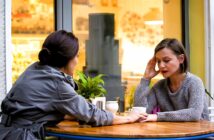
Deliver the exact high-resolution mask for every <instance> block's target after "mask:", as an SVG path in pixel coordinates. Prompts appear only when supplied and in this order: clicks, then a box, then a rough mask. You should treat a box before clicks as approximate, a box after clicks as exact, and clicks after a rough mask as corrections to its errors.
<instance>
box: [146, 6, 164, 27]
mask: <svg viewBox="0 0 214 140" xmlns="http://www.w3.org/2000/svg"><path fill="white" fill-rule="evenodd" d="M143 18H144V23H145V24H163V15H162V13H161V12H160V9H159V8H151V9H150V11H149V12H148V13H146V14H145V15H144V16H143Z"/></svg>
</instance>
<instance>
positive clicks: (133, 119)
mask: <svg viewBox="0 0 214 140" xmlns="http://www.w3.org/2000/svg"><path fill="white" fill-rule="evenodd" d="M147 115H148V114H147V113H136V112H130V113H129V114H128V116H127V117H130V120H131V122H139V121H140V120H142V119H143V120H145V119H146V118H147Z"/></svg>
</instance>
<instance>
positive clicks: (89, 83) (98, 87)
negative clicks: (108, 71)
mask: <svg viewBox="0 0 214 140" xmlns="http://www.w3.org/2000/svg"><path fill="white" fill-rule="evenodd" d="M77 75H78V77H79V79H77V80H75V82H76V83H77V85H78V90H77V93H78V94H80V95H82V96H83V97H85V98H86V99H88V100H93V99H95V98H96V97H103V96H104V95H105V94H106V93H107V92H106V90H105V88H104V87H103V86H104V80H103V79H102V78H103V76H104V75H103V74H99V75H97V76H95V77H90V76H86V75H85V74H84V73H83V72H80V71H78V72H77Z"/></svg>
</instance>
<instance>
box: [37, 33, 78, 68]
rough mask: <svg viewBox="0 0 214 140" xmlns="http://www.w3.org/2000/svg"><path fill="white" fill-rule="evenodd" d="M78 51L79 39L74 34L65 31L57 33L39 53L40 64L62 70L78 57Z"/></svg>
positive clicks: (53, 34) (46, 40) (48, 39)
mask: <svg viewBox="0 0 214 140" xmlns="http://www.w3.org/2000/svg"><path fill="white" fill-rule="evenodd" d="M78 50H79V44H78V39H77V38H76V37H75V36H74V34H73V33H71V32H67V31H65V30H59V31H55V32H53V33H51V34H50V35H49V36H48V37H47V38H46V39H45V41H44V43H43V45H42V49H41V51H40V52H39V60H40V64H42V65H49V66H53V67H57V68H62V67H64V66H66V65H67V64H68V62H69V60H71V59H73V58H74V57H75V56H76V55H77V53H78Z"/></svg>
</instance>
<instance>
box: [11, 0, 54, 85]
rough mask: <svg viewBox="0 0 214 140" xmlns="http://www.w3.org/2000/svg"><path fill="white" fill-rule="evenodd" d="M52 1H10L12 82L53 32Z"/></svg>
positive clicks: (36, 58)
mask: <svg viewBox="0 0 214 140" xmlns="http://www.w3.org/2000/svg"><path fill="white" fill-rule="evenodd" d="M53 11H54V0H18V1H17V0H12V44H13V48H12V54H13V63H12V81H13V82H15V80H16V79H17V78H18V77H19V75H20V74H21V73H22V72H23V71H24V70H25V69H26V67H27V66H29V65H30V64H31V63H33V62H35V61H37V60H38V56H37V55H38V52H39V50H40V49H41V47H42V43H43V41H44V39H45V37H46V36H47V35H48V34H49V33H51V32H53V31H54V12H53Z"/></svg>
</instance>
